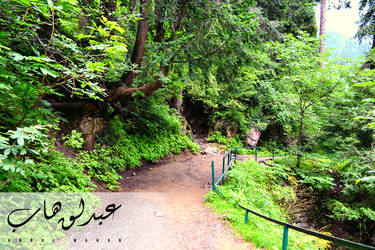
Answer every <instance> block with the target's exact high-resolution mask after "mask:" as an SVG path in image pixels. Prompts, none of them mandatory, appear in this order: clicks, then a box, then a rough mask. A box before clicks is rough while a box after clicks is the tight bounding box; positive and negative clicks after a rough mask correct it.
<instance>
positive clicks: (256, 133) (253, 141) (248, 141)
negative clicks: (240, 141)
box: [245, 128, 261, 147]
mask: <svg viewBox="0 0 375 250" xmlns="http://www.w3.org/2000/svg"><path fill="white" fill-rule="evenodd" d="M260 135H261V132H260V130H259V129H255V128H252V129H251V130H250V134H249V135H247V136H246V137H245V145H246V146H251V147H254V146H256V145H257V143H258V140H259V138H260Z"/></svg>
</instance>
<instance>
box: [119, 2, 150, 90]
mask: <svg viewBox="0 0 375 250" xmlns="http://www.w3.org/2000/svg"><path fill="white" fill-rule="evenodd" d="M145 5H148V0H141V7H140V12H141V14H142V19H141V20H139V21H138V27H137V37H136V40H135V44H134V48H133V53H132V57H131V62H132V63H133V64H136V65H137V68H136V69H139V68H140V67H141V63H142V60H143V56H144V55H145V52H146V42H147V34H148V23H147V22H146V17H147V13H146V10H145V8H144V7H145ZM135 77H136V73H135V72H134V71H126V72H125V73H124V74H123V75H122V77H121V81H122V82H123V84H124V85H125V86H128V87H130V85H131V84H132V83H133V81H134V79H135Z"/></svg>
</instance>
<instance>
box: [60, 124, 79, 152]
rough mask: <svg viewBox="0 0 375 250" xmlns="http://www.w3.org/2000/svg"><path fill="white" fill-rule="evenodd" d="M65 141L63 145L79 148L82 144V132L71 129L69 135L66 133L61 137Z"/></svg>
mask: <svg viewBox="0 0 375 250" xmlns="http://www.w3.org/2000/svg"><path fill="white" fill-rule="evenodd" d="M62 139H63V140H64V141H65V142H64V145H65V146H67V147H68V148H70V149H80V148H82V146H83V143H84V140H83V138H82V133H81V132H78V131H77V130H75V129H74V130H72V133H71V134H70V135H66V136H64V137H62Z"/></svg>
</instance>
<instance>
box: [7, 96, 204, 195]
mask: <svg viewBox="0 0 375 250" xmlns="http://www.w3.org/2000/svg"><path fill="white" fill-rule="evenodd" d="M137 109H138V110H137V112H135V111H130V110H127V112H128V114H127V115H128V117H129V119H120V117H119V116H115V117H114V118H113V119H112V120H110V121H109V122H108V124H107V129H106V130H105V131H104V132H103V133H102V134H101V135H100V137H99V139H98V142H97V145H96V148H95V149H94V150H92V151H83V150H78V149H79V148H81V147H82V144H83V138H82V134H81V133H80V132H78V131H76V130H73V131H72V133H71V134H70V135H67V136H65V137H64V138H63V139H64V140H65V144H66V146H68V147H69V148H71V149H76V152H78V153H77V157H75V158H72V159H68V158H65V156H64V155H63V154H62V153H60V152H57V151H55V150H54V143H53V142H54V141H53V140H50V138H48V137H47V136H46V135H45V134H43V133H46V132H45V131H44V130H45V128H43V127H41V128H39V127H36V128H34V127H31V128H30V129H28V128H24V129H18V130H17V131H16V132H14V133H13V132H12V133H11V132H9V133H10V135H11V136H12V137H11V138H14V139H12V140H9V139H7V138H6V137H1V138H0V139H2V140H0V142H1V143H0V144H1V145H0V146H1V147H3V148H4V149H5V150H4V154H3V155H0V156H1V157H2V158H0V165H1V164H3V165H4V166H3V168H2V169H0V179H3V180H5V179H7V177H8V175H9V176H10V177H14V179H12V181H10V182H9V183H7V185H4V186H2V187H0V191H7V192H76V191H81V192H88V191H91V190H93V189H94V188H95V185H94V184H93V183H92V182H91V180H90V178H92V179H95V180H97V181H98V182H99V183H102V184H105V186H106V188H108V189H110V190H117V189H119V188H120V183H119V180H120V179H122V177H121V175H120V174H119V173H120V172H121V171H123V170H125V169H129V168H134V167H137V166H140V165H141V164H142V162H151V163H156V162H157V161H158V160H159V159H160V158H162V157H164V156H166V155H168V154H179V153H181V152H182V151H183V150H184V149H186V148H187V149H189V150H190V151H191V152H192V153H194V154H195V153H197V152H199V150H200V149H199V146H198V145H197V144H196V143H194V142H193V141H192V140H191V139H190V138H189V136H187V135H183V134H182V133H181V130H182V125H181V120H180V118H179V116H178V115H177V114H176V113H175V112H174V111H173V110H172V109H170V108H169V107H168V106H167V105H164V104H155V103H152V102H144V103H143V104H138V106H137ZM139 114H142V115H139ZM14 134H15V135H16V136H17V137H16V136H14ZM35 138H37V139H38V141H36V139H35ZM39 141H40V142H39ZM29 151H30V152H29ZM21 160H22V161H21ZM13 162H16V163H17V164H15V163H13ZM5 169H9V170H13V171H12V172H10V171H9V170H8V171H5Z"/></svg>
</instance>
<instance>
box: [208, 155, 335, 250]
mask: <svg viewBox="0 0 375 250" xmlns="http://www.w3.org/2000/svg"><path fill="white" fill-rule="evenodd" d="M218 189H219V190H220V192H221V193H223V194H224V195H225V197H226V199H223V198H222V197H221V196H219V195H218V194H217V193H216V192H213V191H211V192H209V193H208V194H207V196H206V201H207V203H208V205H209V206H211V207H213V208H214V210H215V211H216V212H217V213H219V214H222V215H223V216H224V219H226V220H228V221H230V222H231V223H232V224H233V226H234V228H235V229H236V230H237V231H238V232H239V233H240V234H241V235H242V236H243V237H244V239H245V240H246V241H250V242H252V243H253V244H254V245H255V246H256V247H260V248H266V249H280V247H281V243H282V236H283V227H282V226H279V225H277V224H274V223H271V222H269V221H267V220H264V219H262V218H260V217H257V216H255V215H252V214H249V222H248V224H247V225H246V224H244V218H245V211H244V210H243V209H241V208H239V207H238V206H237V205H236V202H239V203H240V204H242V205H244V206H246V207H248V208H250V209H252V210H255V211H257V212H259V213H261V214H264V215H266V216H269V217H272V218H274V219H277V220H281V221H288V213H287V211H286V207H287V206H290V205H292V204H293V203H294V202H295V200H296V196H295V192H294V189H293V188H292V187H290V186H287V185H284V181H283V180H282V178H274V177H273V170H272V169H271V168H270V167H267V166H264V165H260V164H258V163H256V162H255V161H252V160H248V161H246V162H237V163H235V165H233V167H232V170H230V171H229V172H228V178H227V180H226V182H225V183H224V185H223V186H220V187H218ZM327 246H328V244H327V242H326V241H324V240H320V239H318V238H316V237H312V236H309V235H306V234H302V233H299V232H296V231H293V230H290V232H289V241H288V247H289V249H317V248H322V247H327Z"/></svg>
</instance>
